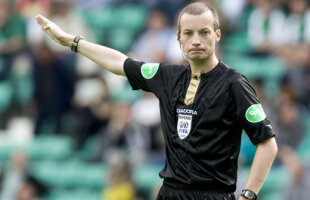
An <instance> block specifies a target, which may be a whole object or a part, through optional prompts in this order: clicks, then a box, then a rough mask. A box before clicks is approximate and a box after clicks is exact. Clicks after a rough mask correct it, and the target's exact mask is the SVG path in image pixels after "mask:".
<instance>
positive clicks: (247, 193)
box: [244, 191, 254, 199]
mask: <svg viewBox="0 0 310 200" xmlns="http://www.w3.org/2000/svg"><path fill="white" fill-rule="evenodd" d="M244 195H245V196H246V197H248V198H250V199H253V198H254V194H253V193H252V192H249V191H246V192H245V194H244Z"/></svg>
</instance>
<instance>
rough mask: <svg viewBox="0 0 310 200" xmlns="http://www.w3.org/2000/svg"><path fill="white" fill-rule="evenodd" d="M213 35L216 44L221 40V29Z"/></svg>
mask: <svg viewBox="0 0 310 200" xmlns="http://www.w3.org/2000/svg"><path fill="white" fill-rule="evenodd" d="M215 35H216V42H219V41H220V40H221V35H222V33H221V29H217V30H216V31H215Z"/></svg>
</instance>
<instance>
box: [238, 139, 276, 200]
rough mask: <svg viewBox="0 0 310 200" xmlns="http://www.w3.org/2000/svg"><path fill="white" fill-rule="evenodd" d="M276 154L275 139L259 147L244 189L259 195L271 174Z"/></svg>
mask: <svg viewBox="0 0 310 200" xmlns="http://www.w3.org/2000/svg"><path fill="white" fill-rule="evenodd" d="M276 154H277V145H276V142H275V139H274V138H270V139H268V140H266V141H264V142H262V143H260V144H258V145H257V150H256V153H255V157H254V160H253V163H252V167H251V171H250V175H249V178H248V180H247V183H246V184H245V186H244V189H249V190H251V191H253V192H255V193H256V194H258V192H259V191H260V189H261V187H262V185H263V183H264V181H265V179H266V177H267V175H268V173H269V170H270V168H271V165H272V163H273V160H274V159H275V157H276ZM241 199H242V198H241Z"/></svg>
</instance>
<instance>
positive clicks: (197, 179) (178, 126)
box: [36, 2, 277, 200]
mask: <svg viewBox="0 0 310 200" xmlns="http://www.w3.org/2000/svg"><path fill="white" fill-rule="evenodd" d="M36 19H37V22H38V24H40V25H41V27H42V29H43V30H44V31H45V32H46V33H47V34H48V35H49V36H50V37H51V38H52V39H54V40H55V41H56V42H58V43H59V44H61V45H64V46H68V47H70V48H71V50H73V51H75V52H79V53H81V54H83V55H84V56H86V57H88V58H89V59H91V60H93V61H94V62H96V63H97V64H99V65H100V66H102V67H104V68H105V69H107V70H109V71H111V72H113V73H114V74H118V75H124V76H127V78H128V80H129V82H130V84H131V86H132V88H133V89H134V90H136V89H142V90H144V91H148V92H152V93H154V94H155V95H156V96H157V98H158V99H159V101H160V113H161V123H162V129H163V133H164V138H165V142H166V147H165V149H166V161H165V166H164V168H163V169H162V171H161V172H160V177H162V178H163V179H164V182H163V186H162V187H161V189H160V192H159V194H158V197H157V199H158V200H166V199H167V200H220V199H222V200H224V199H226V200H230V199H235V197H234V194H233V193H234V191H235V190H236V181H237V167H238V166H237V161H238V155H239V151H240V142H241V133H242V130H245V132H246V133H247V135H248V136H249V138H250V140H251V141H252V143H253V144H254V145H256V146H257V150H256V154H255V157H254V161H253V163H252V168H251V171H250V175H249V177H248V180H247V182H246V185H245V186H244V189H243V191H242V193H241V194H240V197H239V200H244V199H257V193H258V192H259V190H260V188H261V187H262V185H263V182H264V180H265V178H266V176H267V174H268V172H269V170H270V167H271V165H272V162H273V160H274V158H275V156H276V153H277V145H276V142H275V139H274V132H273V130H272V128H271V125H270V123H269V121H268V120H267V118H266V115H265V113H264V111H263V109H262V106H261V104H260V103H259V101H258V99H257V97H256V94H255V91H254V90H253V88H252V87H251V86H250V84H249V82H248V80H247V79H246V78H245V77H244V76H242V75H241V74H240V73H239V72H237V71H235V70H233V69H231V68H230V67H228V66H227V65H226V64H224V63H223V62H222V61H220V60H219V59H218V58H217V57H216V55H215V45H216V43H217V42H218V41H219V40H220V37H221V31H220V29H219V19H218V14H217V11H216V10H215V9H214V8H213V7H210V6H209V5H208V4H205V3H200V2H198V3H197V2H196V3H192V4H189V5H188V6H186V7H185V8H184V9H183V10H182V11H181V13H180V15H179V20H178V32H177V36H178V41H179V44H180V47H181V49H182V51H183V53H184V55H185V56H186V57H187V58H188V59H189V63H190V65H189V66H180V65H170V64H159V63H144V62H138V61H135V60H132V59H130V58H128V57H127V56H125V55H124V54H122V53H120V52H118V51H116V50H113V49H110V48H108V47H104V46H100V45H97V44H94V43H90V42H87V41H86V40H83V38H82V37H80V36H73V35H70V34H68V33H65V32H64V31H63V30H62V29H61V28H59V27H58V26H57V25H56V24H54V23H53V22H51V21H49V20H48V19H46V18H45V17H43V16H41V15H38V16H37V17H36Z"/></svg>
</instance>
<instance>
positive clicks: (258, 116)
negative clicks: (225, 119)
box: [245, 104, 266, 123]
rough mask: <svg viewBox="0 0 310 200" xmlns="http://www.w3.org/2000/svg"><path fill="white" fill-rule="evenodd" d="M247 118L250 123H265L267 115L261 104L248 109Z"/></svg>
mask: <svg viewBox="0 0 310 200" xmlns="http://www.w3.org/2000/svg"><path fill="white" fill-rule="evenodd" d="M245 117H246V119H247V120H248V121H249V122H252V123H257V122H260V121H263V120H264V119H265V118H266V114H265V112H264V110H263V108H262V105H261V104H254V105H251V106H250V107H249V108H248V109H247V111H246V113H245Z"/></svg>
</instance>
